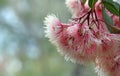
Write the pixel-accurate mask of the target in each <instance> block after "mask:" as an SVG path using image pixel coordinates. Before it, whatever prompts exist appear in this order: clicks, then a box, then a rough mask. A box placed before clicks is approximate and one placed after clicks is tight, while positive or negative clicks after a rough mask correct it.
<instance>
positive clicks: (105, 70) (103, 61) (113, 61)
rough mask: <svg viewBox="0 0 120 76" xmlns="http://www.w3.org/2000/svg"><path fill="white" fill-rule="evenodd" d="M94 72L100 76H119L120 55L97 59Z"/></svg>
mask: <svg viewBox="0 0 120 76" xmlns="http://www.w3.org/2000/svg"><path fill="white" fill-rule="evenodd" d="M95 70H96V72H97V73H98V74H99V75H100V76H120V72H119V71H120V55H113V56H111V57H99V58H97V59H96V68H95Z"/></svg>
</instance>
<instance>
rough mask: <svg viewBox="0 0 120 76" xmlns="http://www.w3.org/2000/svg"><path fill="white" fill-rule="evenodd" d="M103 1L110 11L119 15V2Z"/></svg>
mask: <svg viewBox="0 0 120 76" xmlns="http://www.w3.org/2000/svg"><path fill="white" fill-rule="evenodd" d="M102 3H103V4H104V7H105V8H106V9H107V10H108V11H110V12H111V13H113V14H115V15H117V16H119V4H117V3H115V2H113V1H112V0H102Z"/></svg>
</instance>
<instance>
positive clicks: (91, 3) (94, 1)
mask: <svg viewBox="0 0 120 76" xmlns="http://www.w3.org/2000/svg"><path fill="white" fill-rule="evenodd" d="M97 1H98V0H89V2H88V5H89V7H90V8H92V7H94V5H95V3H96V2H97Z"/></svg>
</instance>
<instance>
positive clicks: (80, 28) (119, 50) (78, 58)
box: [44, 0, 120, 76]
mask: <svg viewBox="0 0 120 76" xmlns="http://www.w3.org/2000/svg"><path fill="white" fill-rule="evenodd" d="M66 5H67V7H68V8H69V9H70V10H71V13H72V15H73V16H72V19H71V20H70V21H69V23H67V24H64V23H61V22H60V20H59V19H58V18H57V17H56V16H55V15H49V16H47V17H46V18H45V21H44V23H45V25H46V27H45V28H46V30H45V33H46V37H48V38H49V40H50V41H51V42H52V43H53V44H54V45H55V46H56V47H57V49H58V52H60V53H61V54H62V55H63V56H64V57H65V59H66V60H71V61H72V62H74V63H80V64H84V63H89V62H92V63H95V65H96V72H98V74H99V75H100V76H120V72H119V71H120V34H113V33H110V31H109V30H108V29H111V28H108V27H107V26H106V24H105V21H104V20H103V16H102V4H101V0H98V1H97V2H96V3H95V5H94V7H93V8H90V7H89V6H88V1H86V2H85V3H82V1H81V0H66ZM106 12H107V14H108V15H109V16H110V17H111V18H112V19H113V21H114V25H115V26H114V27H116V28H117V27H120V20H119V17H118V16H116V15H113V14H112V13H110V12H109V11H107V10H106Z"/></svg>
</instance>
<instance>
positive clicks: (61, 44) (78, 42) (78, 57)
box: [44, 15, 100, 63]
mask: <svg viewBox="0 0 120 76" xmlns="http://www.w3.org/2000/svg"><path fill="white" fill-rule="evenodd" d="M44 23H45V25H46V31H45V32H46V36H47V37H48V38H49V40H50V41H51V42H52V43H53V44H54V45H55V46H56V47H57V49H58V51H59V52H60V53H61V54H62V55H64V56H65V59H66V60H69V59H70V60H71V61H73V62H78V63H86V62H89V61H94V60H95V57H96V54H95V51H96V50H97V49H98V45H99V44H100V42H99V41H98V40H97V39H96V38H95V37H94V35H93V34H92V32H91V31H90V30H89V27H88V26H82V25H80V24H76V23H70V24H62V23H61V22H60V21H59V20H58V19H57V18H56V16H54V15H53V16H48V17H46V18H45V22H44Z"/></svg>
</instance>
